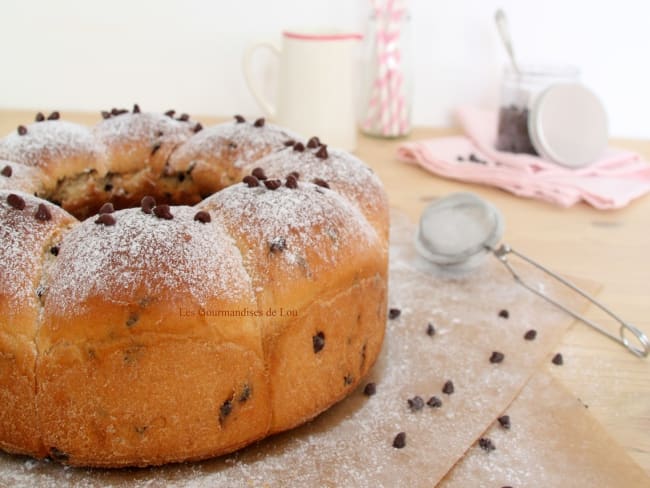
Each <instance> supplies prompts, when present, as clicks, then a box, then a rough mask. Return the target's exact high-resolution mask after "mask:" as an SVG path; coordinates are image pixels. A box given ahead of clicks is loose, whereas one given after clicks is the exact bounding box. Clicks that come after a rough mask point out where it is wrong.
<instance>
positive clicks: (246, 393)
mask: <svg viewBox="0 0 650 488" xmlns="http://www.w3.org/2000/svg"><path fill="white" fill-rule="evenodd" d="M250 397H251V387H250V385H248V384H246V385H244V388H242V391H241V393H240V394H239V398H238V400H239V403H244V402H245V401H247V400H248V399H249V398H250Z"/></svg>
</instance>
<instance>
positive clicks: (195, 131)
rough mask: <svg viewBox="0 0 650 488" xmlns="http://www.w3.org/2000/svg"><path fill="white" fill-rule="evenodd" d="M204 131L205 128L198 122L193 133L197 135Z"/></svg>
mask: <svg viewBox="0 0 650 488" xmlns="http://www.w3.org/2000/svg"><path fill="white" fill-rule="evenodd" d="M202 130H203V126H202V125H201V122H197V123H196V124H195V125H194V127H193V128H192V132H194V133H195V134H196V133H197V132H201V131H202Z"/></svg>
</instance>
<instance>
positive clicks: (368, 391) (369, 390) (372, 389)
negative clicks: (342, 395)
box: [363, 383, 377, 396]
mask: <svg viewBox="0 0 650 488" xmlns="http://www.w3.org/2000/svg"><path fill="white" fill-rule="evenodd" d="M375 393H377V385H376V384H375V383H367V384H366V386H364V388H363V394H364V395H366V396H373V395H374V394H375Z"/></svg>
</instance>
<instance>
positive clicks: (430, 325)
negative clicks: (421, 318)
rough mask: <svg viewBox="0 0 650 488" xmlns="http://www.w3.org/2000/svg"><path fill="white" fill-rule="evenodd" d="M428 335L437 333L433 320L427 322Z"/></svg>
mask: <svg viewBox="0 0 650 488" xmlns="http://www.w3.org/2000/svg"><path fill="white" fill-rule="evenodd" d="M427 335H428V336H434V335H436V328H435V327H434V326H433V324H432V323H431V322H429V323H428V324H427Z"/></svg>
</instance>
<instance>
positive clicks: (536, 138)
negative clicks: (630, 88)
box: [528, 83, 608, 168]
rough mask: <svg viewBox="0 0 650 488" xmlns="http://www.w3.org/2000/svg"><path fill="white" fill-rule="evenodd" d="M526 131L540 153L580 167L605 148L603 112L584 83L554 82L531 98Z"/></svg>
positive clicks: (593, 159)
mask: <svg viewBox="0 0 650 488" xmlns="http://www.w3.org/2000/svg"><path fill="white" fill-rule="evenodd" d="M528 133H529V134H530V138H531V141H532V143H533V146H534V147H535V149H536V150H537V152H538V153H539V155H540V156H542V157H543V158H545V159H548V160H550V161H554V162H556V163H558V164H561V165H563V166H566V167H569V168H580V167H583V166H586V165H588V164H591V163H593V162H594V161H595V160H596V159H597V158H598V157H599V156H601V155H602V154H603V151H604V150H605V148H606V147H607V139H608V128H607V113H606V112H605V109H604V107H603V105H602V103H601V102H600V100H599V99H598V97H597V96H596V95H595V94H594V93H593V92H591V91H590V90H589V89H588V88H586V87H585V86H584V85H581V84H578V83H558V84H555V85H552V86H550V87H548V88H547V89H546V90H544V91H543V92H542V93H540V94H539V96H538V97H537V98H536V99H535V101H534V103H533V105H532V107H531V110H530V116H529V118H528Z"/></svg>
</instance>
